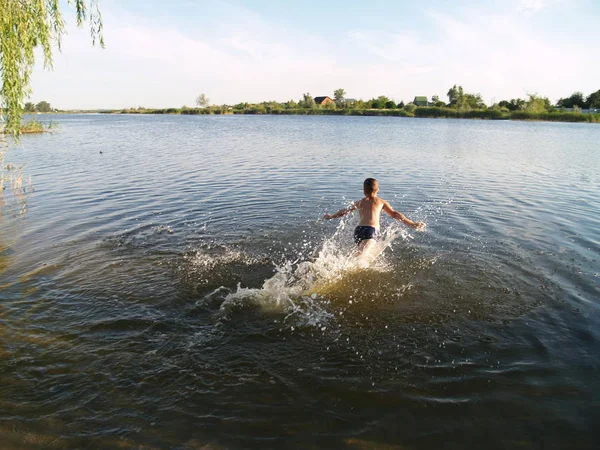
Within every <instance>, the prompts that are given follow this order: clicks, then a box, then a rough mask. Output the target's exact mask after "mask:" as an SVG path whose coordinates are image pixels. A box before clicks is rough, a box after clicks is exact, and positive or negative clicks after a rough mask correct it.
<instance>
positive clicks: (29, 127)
mask: <svg viewBox="0 0 600 450" xmlns="http://www.w3.org/2000/svg"><path fill="white" fill-rule="evenodd" d="M57 125H58V124H57V123H56V122H52V121H51V122H50V123H47V124H43V123H42V122H40V121H39V120H37V119H32V120H29V121H27V122H24V123H22V124H21V129H20V130H19V132H20V133H21V134H31V133H46V132H48V131H53V130H54V129H55V128H56V126H57ZM1 132H2V133H7V131H6V130H5V129H2V131H1Z"/></svg>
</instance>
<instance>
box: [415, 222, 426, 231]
mask: <svg viewBox="0 0 600 450" xmlns="http://www.w3.org/2000/svg"><path fill="white" fill-rule="evenodd" d="M425 227H426V225H425V222H417V223H415V226H414V227H413V228H414V229H415V230H417V231H425Z"/></svg>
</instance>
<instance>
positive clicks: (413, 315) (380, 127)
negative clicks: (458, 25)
mask: <svg viewBox="0 0 600 450" xmlns="http://www.w3.org/2000/svg"><path fill="white" fill-rule="evenodd" d="M50 118H51V117H50V116H43V120H49V119H50ZM53 119H55V120H56V119H58V120H59V122H60V125H59V127H58V129H57V131H55V132H54V133H51V134H44V135H28V136H23V137H22V139H21V143H20V144H19V145H18V146H12V147H11V148H10V150H9V154H8V159H9V160H14V161H16V162H25V161H26V162H27V164H26V167H25V174H26V175H31V176H32V187H33V191H32V189H31V187H30V186H27V184H26V183H24V186H25V189H26V190H27V193H25V194H23V195H18V196H17V195H13V194H11V193H10V190H7V191H5V194H4V202H5V203H7V205H5V206H4V207H3V209H2V215H1V216H0V441H1V442H3V445H2V448H8V449H21V448H27V449H29V448H61V449H62V448H145V449H149V448H182V449H183V448H185V449H196V448H203V449H206V448H211V449H242V448H257V449H264V448H348V449H363V448H364V449H366V448H369V449H390V448H398V449H439V448H450V449H452V448H456V449H463V448H489V449H493V448H502V449H506V448H519V449H530V448H531V449H538V448H540V449H541V448H544V449H548V448H571V449H573V448H597V447H598V445H599V443H600V431H598V424H599V423H600V343H599V340H600V309H599V307H600V303H599V300H600V261H599V258H600V238H599V234H598V230H599V229H600V146H599V143H600V127H599V126H598V125H595V124H563V123H526V122H509V121H467V120H462V121H461V120H443V119H437V120H435V119H434V120H428V119H410V118H385V117H316V116H307V117H293V116H289V117H286V116H196V117H194V116H128V115H73V116H67V115H61V116H58V117H54V118H53ZM366 177H375V178H377V179H378V180H379V182H380V186H381V191H380V196H381V197H382V198H384V199H386V200H388V201H390V203H391V204H392V206H394V207H395V208H396V209H397V210H399V211H401V212H403V213H404V214H405V215H407V216H408V217H409V218H411V219H413V220H415V221H424V222H426V223H427V230H426V232H424V233H420V232H416V231H414V230H411V229H406V228H403V227H402V226H401V225H400V224H399V223H395V222H393V221H392V220H391V219H390V218H388V217H386V218H383V220H382V230H383V232H384V236H385V240H384V241H383V242H382V247H384V251H383V254H382V255H381V256H380V257H379V258H378V259H376V260H375V261H373V262H372V264H371V265H370V266H369V267H368V268H362V267H358V266H357V265H356V264H355V263H354V260H353V259H352V258H351V257H350V256H349V255H350V253H351V251H352V247H353V245H354V244H353V242H352V230H353V227H354V226H355V224H356V221H357V218H356V216H348V217H346V218H344V219H338V220H332V221H323V220H320V217H322V215H323V214H324V213H332V212H335V211H336V210H338V209H340V208H343V207H345V206H347V205H348V204H349V202H350V201H352V200H356V199H359V198H361V196H362V181H363V180H364V178H366Z"/></svg>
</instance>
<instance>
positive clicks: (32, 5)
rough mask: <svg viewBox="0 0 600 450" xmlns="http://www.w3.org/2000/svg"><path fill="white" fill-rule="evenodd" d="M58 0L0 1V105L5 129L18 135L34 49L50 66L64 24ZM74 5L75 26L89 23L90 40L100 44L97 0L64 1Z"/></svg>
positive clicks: (33, 58) (32, 63)
mask: <svg viewBox="0 0 600 450" xmlns="http://www.w3.org/2000/svg"><path fill="white" fill-rule="evenodd" d="M59 3H60V2H59V0H0V76H1V78H2V88H1V89H0V108H1V114H2V118H3V119H4V120H5V121H6V129H7V130H8V131H10V132H12V133H13V134H15V135H16V134H18V132H19V128H20V125H21V114H22V113H23V100H24V99H25V98H26V97H27V96H28V95H29V94H30V92H31V88H30V81H31V80H30V77H31V71H32V70H33V67H34V63H35V49H36V48H41V49H42V52H43V54H44V67H45V68H48V69H51V68H52V51H53V47H54V46H56V47H57V48H58V49H59V51H60V49H61V38H62V35H63V34H64V32H65V29H64V27H65V24H64V21H63V19H62V15H61V12H60V5H59ZM68 3H69V4H71V5H73V4H74V6H75V12H76V18H77V25H78V26H82V25H83V23H84V22H85V21H88V22H89V25H90V34H91V37H92V43H93V44H95V43H96V42H97V41H98V42H99V43H100V46H101V47H104V39H103V37H102V18H101V16H100V10H99V9H98V3H97V0H68Z"/></svg>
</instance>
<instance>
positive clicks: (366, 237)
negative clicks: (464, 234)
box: [323, 178, 425, 250]
mask: <svg viewBox="0 0 600 450" xmlns="http://www.w3.org/2000/svg"><path fill="white" fill-rule="evenodd" d="M363 192H364V193H365V198H363V199H361V200H358V201H356V202H353V203H352V204H351V205H350V206H348V207H347V208H344V209H340V210H339V211H338V212H336V213H335V214H325V215H324V216H323V219H335V218H336V217H342V216H345V215H346V214H350V213H351V212H353V211H355V210H357V209H358V213H359V215H360V220H359V222H358V226H357V227H356V229H355V230H354V241H355V242H356V244H358V245H359V246H360V247H362V250H366V247H369V246H370V244H372V243H373V242H374V241H375V240H377V237H378V235H379V219H380V217H381V211H382V210H383V211H385V212H386V213H387V214H388V215H389V216H391V217H393V218H394V219H396V220H400V221H402V222H403V223H404V224H405V225H408V226H409V227H412V228H414V229H415V230H419V231H423V230H424V229H425V223H423V222H413V221H412V220H410V219H408V218H407V217H406V216H405V215H404V214H402V213H400V212H398V211H394V208H392V206H391V205H390V204H389V202H387V201H386V200H384V199H382V198H379V197H377V193H378V192H379V182H378V181H377V180H376V179H375V178H367V179H366V180H365V182H364V183H363Z"/></svg>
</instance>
